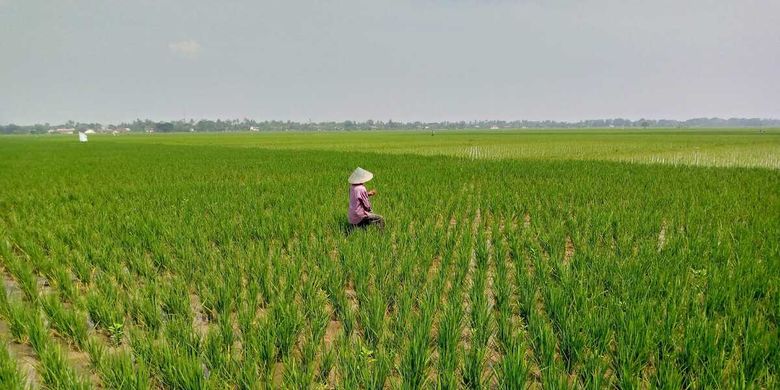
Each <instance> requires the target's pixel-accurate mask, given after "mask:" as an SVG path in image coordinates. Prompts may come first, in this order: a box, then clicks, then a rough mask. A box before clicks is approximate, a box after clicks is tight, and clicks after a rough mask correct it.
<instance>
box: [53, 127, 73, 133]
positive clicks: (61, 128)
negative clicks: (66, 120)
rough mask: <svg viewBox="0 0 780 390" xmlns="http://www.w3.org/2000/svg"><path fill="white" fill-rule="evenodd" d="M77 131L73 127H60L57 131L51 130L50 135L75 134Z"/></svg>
mask: <svg viewBox="0 0 780 390" xmlns="http://www.w3.org/2000/svg"><path fill="white" fill-rule="evenodd" d="M75 131H76V129H74V128H72V127H68V128H65V127H60V128H57V129H49V131H48V133H49V134H73V133H74V132H75Z"/></svg>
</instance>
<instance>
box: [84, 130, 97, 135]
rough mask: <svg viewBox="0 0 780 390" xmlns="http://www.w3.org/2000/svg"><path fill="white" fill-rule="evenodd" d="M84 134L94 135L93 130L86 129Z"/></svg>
mask: <svg viewBox="0 0 780 390" xmlns="http://www.w3.org/2000/svg"><path fill="white" fill-rule="evenodd" d="M84 134H95V130H92V129H87V131H85V132H84Z"/></svg>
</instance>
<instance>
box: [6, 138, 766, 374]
mask: <svg viewBox="0 0 780 390" xmlns="http://www.w3.org/2000/svg"><path fill="white" fill-rule="evenodd" d="M357 166H361V167H363V168H366V169H368V170H370V171H372V172H373V173H374V174H375V179H374V180H373V181H371V182H370V183H369V184H368V187H369V188H374V187H375V188H376V189H377V190H378V195H377V196H376V197H375V198H374V199H373V200H372V201H373V203H374V207H375V210H376V212H378V213H380V214H382V215H384V216H385V218H386V221H387V226H386V228H385V229H384V230H383V231H380V230H378V229H374V228H369V229H365V230H362V229H358V230H350V229H349V228H348V224H347V220H346V208H347V196H348V184H347V182H346V179H347V177H348V176H349V174H350V172H351V171H352V170H353V169H354V168H355V167H357ZM779 238H780V131H778V130H772V129H770V130H765V131H761V132H759V131H758V130H685V131H683V130H677V131H669V130H646V131H626V130H615V129H605V130H589V131H572V130H545V131H541V130H539V131H520V130H517V131H485V132H475V131H471V132H467V131H454V132H435V133H434V135H431V133H429V132H398V133H395V132H393V133H390V132H387V133H375V132H338V133H324V132H323V133H260V134H256V133H243V134H165V135H162V134H143V135H120V136H110V135H98V136H90V140H89V142H88V143H84V144H80V143H78V142H77V137H76V136H75V135H74V136H6V137H0V265H1V266H2V269H1V270H0V271H2V276H3V282H4V289H3V291H2V294H0V339H1V340H2V343H0V387H2V388H8V389H23V388H51V389H91V388H105V389H265V388H293V389H304V388H339V389H342V388H343V389H367V388H372V389H384V388H401V389H418V388H426V389H427V388H436V389H453V388H470V389H479V388H503V389H522V388H533V389H537V388H545V389H546V388H551V389H563V388H575V389H577V388H588V389H591V388H594V389H595V388H620V389H634V388H765V389H771V388H778V387H779V386H780V329H778V321H780V239H779Z"/></svg>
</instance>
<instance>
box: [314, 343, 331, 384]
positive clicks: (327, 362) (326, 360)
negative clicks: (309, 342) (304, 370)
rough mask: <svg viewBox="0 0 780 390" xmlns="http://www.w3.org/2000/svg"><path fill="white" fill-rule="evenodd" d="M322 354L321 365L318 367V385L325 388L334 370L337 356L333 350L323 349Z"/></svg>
mask: <svg viewBox="0 0 780 390" xmlns="http://www.w3.org/2000/svg"><path fill="white" fill-rule="evenodd" d="M322 351H323V352H322V353H320V364H319V366H318V367H317V372H316V381H317V383H319V384H321V385H323V386H325V385H327V383H328V378H329V377H330V373H331V371H332V370H333V365H334V363H335V360H336V354H335V353H334V351H333V348H323V349H322Z"/></svg>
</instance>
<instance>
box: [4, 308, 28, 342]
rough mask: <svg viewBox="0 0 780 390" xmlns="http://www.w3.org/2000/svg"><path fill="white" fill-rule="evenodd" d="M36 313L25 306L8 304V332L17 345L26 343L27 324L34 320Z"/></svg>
mask: <svg viewBox="0 0 780 390" xmlns="http://www.w3.org/2000/svg"><path fill="white" fill-rule="evenodd" d="M33 314H34V312H33V311H32V310H30V309H29V308H28V307H27V306H26V305H25V304H23V303H18V302H13V301H11V302H9V303H8V315H6V316H5V318H6V320H7V321H8V330H9V331H10V333H11V337H12V339H13V340H14V341H16V342H17V343H20V344H21V343H25V342H26V341H27V339H28V337H27V329H26V327H27V324H28V323H29V322H30V321H31V320H32V316H33Z"/></svg>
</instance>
